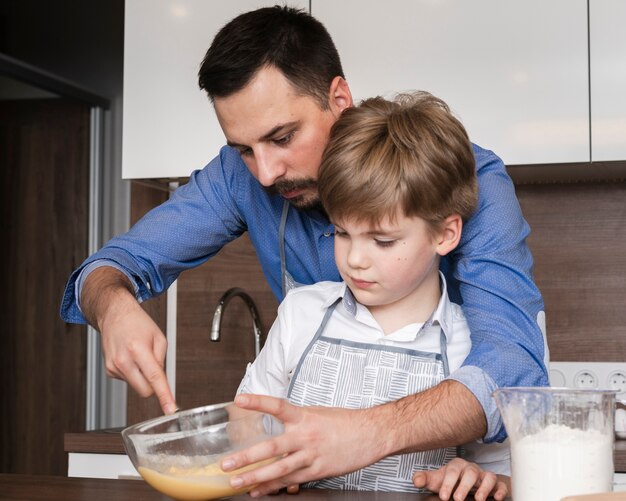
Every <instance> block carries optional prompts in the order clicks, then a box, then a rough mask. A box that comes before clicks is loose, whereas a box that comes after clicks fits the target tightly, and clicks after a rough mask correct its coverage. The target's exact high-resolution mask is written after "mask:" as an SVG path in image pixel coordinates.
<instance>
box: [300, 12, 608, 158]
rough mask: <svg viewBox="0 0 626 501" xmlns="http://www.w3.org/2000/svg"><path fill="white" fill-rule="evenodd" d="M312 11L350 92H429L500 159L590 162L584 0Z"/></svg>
mask: <svg viewBox="0 0 626 501" xmlns="http://www.w3.org/2000/svg"><path fill="white" fill-rule="evenodd" d="M615 1H619V0H615ZM311 13H312V14H313V15H314V16H316V17H317V18H318V19H320V20H321V21H322V22H323V23H325V25H326V27H327V28H328V30H329V31H330V33H331V35H332V36H333V38H334V40H335V42H336V44H337V47H338V49H339V53H340V55H341V57H342V62H343V65H344V71H345V72H346V77H347V80H348V83H349V84H350V87H351V89H352V91H353V94H354V97H356V98H357V99H359V98H364V97H370V96H373V95H379V94H382V95H386V96H389V95H391V93H393V92H396V91H405V90H411V89H423V90H428V91H430V92H431V93H433V94H435V95H437V96H439V97H441V98H442V99H444V100H445V101H446V102H448V104H449V105H450V107H451V108H452V109H453V111H455V112H456V113H457V115H458V116H459V117H460V118H461V120H462V121H463V123H464V124H465V126H466V128H467V129H468V132H469V134H470V138H471V139H472V141H474V142H475V143H478V144H480V145H482V146H484V147H486V148H489V149H492V150H494V151H495V152H496V153H498V154H499V155H500V156H501V157H502V158H503V159H504V160H505V162H507V163H508V164H530V163H552V162H581V161H589V107H588V106H589V94H588V63H587V2H586V0H550V1H549V2H547V1H545V0H523V1H522V0H518V1H512V0H474V1H472V2H467V1H463V0H387V1H385V2H381V1H380V0H341V1H340V2H337V1H335V0H312V1H311Z"/></svg>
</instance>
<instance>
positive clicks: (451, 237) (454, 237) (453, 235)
mask: <svg viewBox="0 0 626 501" xmlns="http://www.w3.org/2000/svg"><path fill="white" fill-rule="evenodd" d="M462 230H463V220H462V219H461V216H460V215H459V214H454V215H452V216H448V217H447V218H446V219H445V220H444V222H443V223H442V225H441V229H440V230H439V231H438V232H437V241H436V243H437V247H436V252H437V254H439V255H440V256H445V255H446V254H448V253H449V252H452V251H453V250H454V249H455V248H456V246H457V245H459V241H460V240H461V231H462Z"/></svg>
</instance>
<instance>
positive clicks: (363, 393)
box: [287, 298, 456, 492]
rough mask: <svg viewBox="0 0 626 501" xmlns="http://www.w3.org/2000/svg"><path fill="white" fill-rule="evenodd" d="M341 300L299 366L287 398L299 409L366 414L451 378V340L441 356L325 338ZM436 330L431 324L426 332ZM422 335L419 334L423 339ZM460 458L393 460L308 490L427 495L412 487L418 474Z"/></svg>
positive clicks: (434, 454)
mask: <svg viewBox="0 0 626 501" xmlns="http://www.w3.org/2000/svg"><path fill="white" fill-rule="evenodd" d="M341 300H342V298H339V299H337V301H336V302H335V303H333V304H332V305H331V306H330V307H329V308H328V309H327V311H326V313H325V315H324V318H323V320H322V322H321V324H320V326H319V328H318V330H317V332H316V333H315V336H314V337H313V339H312V340H311V342H310V343H309V345H308V346H307V348H306V350H305V351H304V353H303V354H302V357H301V358H300V362H299V363H298V365H297V366H296V369H295V370H294V373H293V378H292V380H291V382H290V384H289V389H288V393H287V398H288V399H289V401H290V402H291V403H293V404H295V405H300V406H309V405H320V406H327V407H344V408H348V409H361V408H367V407H372V406H374V405H379V404H383V403H386V402H389V401H392V400H398V399H400V398H402V397H405V396H407V395H411V394H414V393H417V392H419V391H423V390H426V389H428V388H431V387H432V386H435V385H436V384H437V383H439V382H440V381H441V380H442V379H443V378H444V377H446V376H447V375H448V359H447V355H446V338H445V335H444V333H443V331H440V350H441V353H430V352H422V351H418V350H409V349H405V348H400V347H397V346H381V345H378V344H370V343H360V342H354V341H347V340H344V339H335V338H331V337H326V336H324V335H323V332H324V330H325V328H326V324H327V323H328V320H329V319H330V316H331V315H332V313H333V311H334V309H335V308H336V306H337V304H338V303H339V302H340V301H341ZM430 325H432V320H429V321H427V322H426V323H424V325H423V326H422V327H421V328H420V331H419V332H421V331H422V330H423V329H425V328H426V327H429V326H430ZM419 332H418V334H419ZM455 456H456V448H454V447H450V448H446V449H436V450H431V451H424V452H414V453H409V454H399V455H395V456H389V457H386V458H384V459H382V460H381V461H379V462H377V463H375V464H373V465H370V466H367V467H365V468H362V469H360V470H357V471H355V472H352V473H348V474H346V475H341V476H338V477H332V478H327V479H323V480H319V481H315V482H310V483H308V484H306V485H305V487H317V488H320V489H343V490H360V491H399V492H423V491H424V490H422V489H417V488H416V487H415V486H414V485H413V481H412V479H413V474H414V473H415V472H416V471H418V470H435V469H438V468H440V467H441V466H442V465H444V464H446V463H447V462H448V461H450V460H451V459H452V458H453V457H455Z"/></svg>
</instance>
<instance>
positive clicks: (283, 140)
mask: <svg viewBox="0 0 626 501" xmlns="http://www.w3.org/2000/svg"><path fill="white" fill-rule="evenodd" d="M292 138H293V132H290V133H289V134H286V135H284V136H282V137H278V138H276V139H274V144H278V145H285V144H287V143H288V142H289V141H291V140H292Z"/></svg>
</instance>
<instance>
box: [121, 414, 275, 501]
mask: <svg viewBox="0 0 626 501" xmlns="http://www.w3.org/2000/svg"><path fill="white" fill-rule="evenodd" d="M282 432H283V425H282V423H281V422H280V421H278V420H277V419H276V418H274V417H273V416H270V415H269V414H262V413H259V412H254V411H247V410H244V409H240V408H238V407H236V406H235V405H234V404H233V403H232V402H227V403H223V404H216V405H209V406H205V407H197V408H195V409H190V410H185V411H181V412H177V413H176V414H172V415H170V416H162V417H158V418H155V419H150V420H149V421H145V422H143V423H139V424H136V425H133V426H129V427H128V428H126V429H124V430H123V431H122V439H123V441H124V447H125V449H126V452H127V453H128V457H129V458H130V460H131V461H132V463H133V465H134V466H135V468H137V471H138V472H139V474H140V475H141V476H142V477H143V478H144V480H145V481H146V482H148V483H149V484H150V485H151V486H152V487H154V488H155V489H156V490H158V491H160V492H162V493H163V494H166V495H167V496H170V497H172V498H174V499H178V500H183V501H194V500H195V501H201V500H209V499H219V498H223V497H228V496H233V495H236V494H241V493H244V492H247V491H249V490H250V489H251V488H252V487H251V486H249V487H247V488H243V489H233V488H232V487H231V486H230V483H229V481H230V478H231V477H232V476H234V475H236V474H238V473H241V472H242V471H248V470H252V469H255V468H258V467H259V466H262V465H264V464H268V463H269V462H271V461H274V460H275V459H272V460H269V461H265V462H263V463H256V464H253V465H250V466H248V467H246V468H242V469H240V470H236V471H232V472H228V473H226V472H224V471H222V470H221V468H220V466H219V464H220V461H221V459H222V458H223V457H224V456H226V455H228V454H230V453H232V452H234V451H237V450H240V449H245V448H247V447H249V446H251V445H253V444H255V443H258V442H260V441H262V440H265V439H268V438H270V437H272V436H275V435H278V434H280V433H282Z"/></svg>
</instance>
